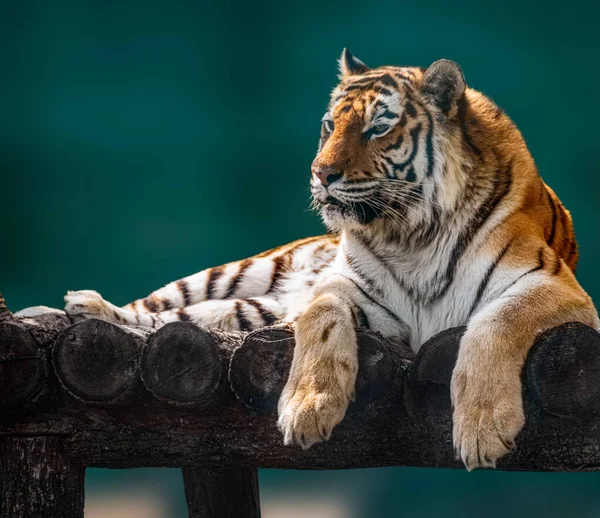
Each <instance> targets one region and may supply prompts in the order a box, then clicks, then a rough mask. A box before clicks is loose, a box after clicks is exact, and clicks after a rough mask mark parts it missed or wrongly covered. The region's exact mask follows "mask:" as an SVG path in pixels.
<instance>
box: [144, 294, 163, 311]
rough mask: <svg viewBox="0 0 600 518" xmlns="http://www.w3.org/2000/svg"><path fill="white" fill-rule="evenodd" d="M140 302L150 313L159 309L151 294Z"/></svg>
mask: <svg viewBox="0 0 600 518" xmlns="http://www.w3.org/2000/svg"><path fill="white" fill-rule="evenodd" d="M142 304H144V306H145V307H146V309H147V310H148V311H149V312H150V313H158V311H159V309H160V308H159V307H158V304H157V303H156V300H154V298H153V297H152V295H150V296H149V297H146V298H145V299H143V300H142Z"/></svg>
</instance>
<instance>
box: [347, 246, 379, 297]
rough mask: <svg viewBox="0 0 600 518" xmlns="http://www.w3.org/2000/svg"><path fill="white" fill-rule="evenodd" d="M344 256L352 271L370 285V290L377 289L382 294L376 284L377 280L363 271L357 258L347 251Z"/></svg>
mask: <svg viewBox="0 0 600 518" xmlns="http://www.w3.org/2000/svg"><path fill="white" fill-rule="evenodd" d="M344 257H345V258H346V262H347V263H348V266H350V268H351V269H352V271H353V272H354V273H355V274H356V275H357V276H358V277H359V278H360V280H361V281H363V282H364V283H365V284H366V285H367V286H368V287H369V290H371V291H373V290H375V291H377V292H378V293H380V294H381V290H380V289H379V288H378V287H377V286H376V284H375V281H374V280H373V279H371V278H370V277H367V276H366V275H365V274H364V273H363V272H362V268H361V267H360V264H359V262H358V261H357V260H356V258H354V257H352V256H351V255H349V254H347V253H346V254H344Z"/></svg>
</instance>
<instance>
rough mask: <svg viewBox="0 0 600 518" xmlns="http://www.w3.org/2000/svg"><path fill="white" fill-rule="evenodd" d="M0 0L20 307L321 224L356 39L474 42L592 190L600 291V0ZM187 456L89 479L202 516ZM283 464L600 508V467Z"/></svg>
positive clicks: (12, 292) (537, 153)
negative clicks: (335, 123)
mask: <svg viewBox="0 0 600 518" xmlns="http://www.w3.org/2000/svg"><path fill="white" fill-rule="evenodd" d="M0 6H1V7H2V9H1V12H0V64H1V68H0V171H1V173H0V174H1V175H2V176H1V183H0V195H1V207H2V219H3V223H4V224H3V226H2V228H3V230H2V241H1V243H2V250H1V254H0V289H1V291H2V292H3V293H4V294H5V296H6V298H7V300H8V303H9V305H10V306H11V307H12V308H13V309H17V308H20V307H24V306H29V305H36V304H47V305H50V306H55V307H60V306H61V305H62V295H63V294H64V292H65V291H66V290H67V289H84V288H93V289H97V290H98V291H100V292H101V293H102V294H103V295H105V296H106V298H108V299H109V300H112V301H113V302H116V303H119V304H122V303H126V302H128V301H130V300H131V299H133V298H136V297H138V296H141V295H145V294H146V293H148V292H149V291H151V290H152V289H155V288H157V287H159V286H160V285H162V284H164V283H166V282H168V281H171V280H173V279H176V278H179V277H181V276H183V275H186V274H190V273H192V272H195V271H198V270H200V269H203V268H206V267H208V266H211V265H215V264H218V263H222V262H225V261H230V260H234V259H238V258H241V257H245V256H248V255H250V254H253V253H255V252H258V251H261V250H263V249H265V248H267V247H271V246H274V245H277V244H280V243H283V242H286V241H289V240H292V239H296V238H299V237H302V236H306V235H310V234H315V233H319V232H321V226H320V223H319V220H318V218H317V217H316V216H315V215H313V214H311V213H310V212H309V211H308V210H307V208H308V189H307V185H308V178H309V166H310V162H311V160H312V157H313V155H314V152H315V148H316V143H317V138H318V128H319V120H320V118H321V116H322V114H323V111H324V109H325V106H326V102H327V99H328V94H329V91H330V89H331V88H332V87H333V86H334V84H335V81H336V62H335V60H336V58H337V56H338V55H339V53H340V52H341V50H342V48H343V47H344V46H348V47H349V48H350V49H351V50H352V51H353V52H354V53H355V54H356V55H357V56H358V57H360V58H361V59H363V60H364V61H366V62H367V63H368V64H371V65H373V66H374V65H380V64H406V65H428V64H429V63H431V62H432V61H434V60H436V59H438V58H441V57H444V58H450V59H454V60H456V61H458V62H459V63H460V64H461V65H462V66H463V69H464V71H465V75H466V78H467V81H468V83H469V84H470V85H472V86H473V87H475V88H478V89H480V90H483V91H484V92H485V93H487V94H488V95H490V96H491V97H492V98H494V99H495V100H496V102H498V104H500V105H501V106H502V107H503V108H504V109H505V110H506V111H507V112H508V114H509V115H511V116H512V117H513V119H514V120H515V122H516V123H517V124H518V126H519V127H520V128H521V130H522V132H523V134H524V135H525V138H526V139H527V141H528V143H529V146H530V149H531V151H532V153H533V155H534V157H535V159H536V161H537V164H538V166H539V169H540V171H541V173H542V176H543V177H544V178H545V179H546V181H547V182H548V183H549V184H550V185H551V186H552V187H553V188H555V190H556V191H557V192H558V194H559V196H560V197H561V198H562V200H563V202H564V203H565V205H566V206H567V207H568V208H570V209H571V210H572V212H573V214H574V218H575V224H576V230H577V232H578V237H579V242H580V245H581V260H580V266H579V270H578V276H579V279H580V281H581V283H582V284H583V285H584V287H585V288H587V290H588V291H589V292H590V293H591V295H592V297H594V298H595V299H596V300H600V281H599V280H598V277H597V268H596V265H597V264H598V261H599V260H600V244H599V242H598V224H599V222H600V217H599V215H598V198H599V194H600V179H599V176H598V175H599V172H600V171H599V163H598V161H599V159H598V153H597V149H598V145H597V140H598V131H597V124H598V120H599V119H600V104H599V103H598V84H599V82H600V69H599V68H598V66H597V61H598V58H597V56H598V50H599V48H598V47H599V41H600V37H599V35H598V30H597V19H598V13H597V11H595V10H594V9H593V3H592V2H587V3H586V2H581V1H570V2H564V3H562V2H561V3H553V2H494V3H486V4H483V3H481V2H474V1H473V2H462V3H454V2H445V1H441V0H430V1H427V2H403V1H401V0H393V1H380V2H372V3H369V2H365V1H364V0H363V1H362V2H338V3H336V2H325V1H321V2H317V3H314V4H311V3H309V2H294V3H292V2H283V1H282V2H272V3H262V2H238V3H235V2H214V3H208V2H206V3H203V2H164V3H156V2H151V1H146V2H139V3H136V2H113V1H109V0H105V1H102V2H100V1H98V2H90V1H84V0H78V1H72V2H65V1H60V0H56V1H53V2H47V3H42V2H28V1H26V0H25V1H22V2H14V1H11V2H0ZM574 430H575V428H574ZM178 476H179V475H178V474H177V472H176V471H174V470H154V471H149V470H146V471H142V472H121V473H116V472H108V471H101V470H90V473H89V477H88V489H89V490H90V491H91V492H102V491H105V490H106V491H108V490H109V489H111V488H114V487H116V486H117V485H118V486H119V488H121V490H122V486H123V484H125V481H127V483H129V484H136V483H141V481H142V480H143V482H144V484H146V485H147V486H148V487H153V488H154V489H153V490H155V491H163V492H166V493H169V494H171V493H172V495H173V496H172V502H173V505H172V507H173V516H184V515H185V514H184V511H183V507H182V499H183V492H182V490H181V487H180V483H179V482H180V481H179V479H178ZM261 484H262V485H263V487H264V488H265V491H266V493H268V494H270V495H276V494H280V493H281V492H283V491H285V493H286V494H287V493H288V491H290V490H298V491H304V492H305V494H306V495H308V496H306V497H305V498H311V495H315V494H319V495H320V494H324V493H331V494H333V493H335V494H345V495H348V498H351V499H352V502H355V507H356V509H357V517H360V518H362V517H394V516H399V514H400V510H401V509H402V510H403V511H404V513H405V514H403V516H410V517H425V516H465V517H475V516H490V517H496V516H498V517H505V516H507V515H510V516H511V517H512V518H517V517H525V516H527V517H529V516H532V515H535V516H556V517H559V516H561V517H562V516H597V515H600V474H596V475H594V474H518V473H499V472H475V473H471V474H467V473H465V472H462V471H446V470H417V469H402V468H397V469H380V470H364V471H354V472H343V473H342V472H325V473H295V472H280V471H279V472H262V473H261ZM290 488H291V489H290Z"/></svg>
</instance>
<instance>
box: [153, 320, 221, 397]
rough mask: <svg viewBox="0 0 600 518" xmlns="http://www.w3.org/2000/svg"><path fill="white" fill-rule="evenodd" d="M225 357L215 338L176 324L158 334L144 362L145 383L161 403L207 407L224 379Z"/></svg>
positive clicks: (195, 328)
mask: <svg viewBox="0 0 600 518" xmlns="http://www.w3.org/2000/svg"><path fill="white" fill-rule="evenodd" d="M221 370H222V366H221V356H220V354H219V349H218V347H217V345H216V343H215V340H214V339H213V337H212V336H211V335H210V334H209V333H208V332H207V331H205V330H203V329H202V328H200V327H198V326H196V325H194V324H191V323H189V322H173V323H170V324H166V325H165V326H164V327H162V328H161V329H159V330H158V331H157V332H156V333H154V334H153V335H152V336H151V337H150V339H149V340H148V344H147V346H146V348H145V349H144V353H143V358H142V379H143V381H144V385H145V386H146V388H147V389H148V390H149V391H150V392H151V393H152V394H153V395H154V396H155V397H156V398H158V399H160V400H163V401H168V402H173V403H180V404H194V405H199V404H204V403H207V402H208V401H209V398H210V396H211V394H212V393H213V392H214V390H215V389H216V388H217V386H218V384H219V380H220V378H221Z"/></svg>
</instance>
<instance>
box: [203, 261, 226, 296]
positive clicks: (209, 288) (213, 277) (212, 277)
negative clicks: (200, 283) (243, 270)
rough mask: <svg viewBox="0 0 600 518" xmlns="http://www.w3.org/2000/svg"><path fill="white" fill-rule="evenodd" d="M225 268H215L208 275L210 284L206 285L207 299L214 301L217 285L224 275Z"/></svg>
mask: <svg viewBox="0 0 600 518" xmlns="http://www.w3.org/2000/svg"><path fill="white" fill-rule="evenodd" d="M224 270H225V268H224V267H223V266H215V267H214V268H211V269H210V272H209V273H208V282H207V283H206V298H207V299H212V297H213V295H214V293H215V287H216V286H215V285H216V283H217V281H218V280H219V278H220V277H221V276H222V275H223V271H224Z"/></svg>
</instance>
